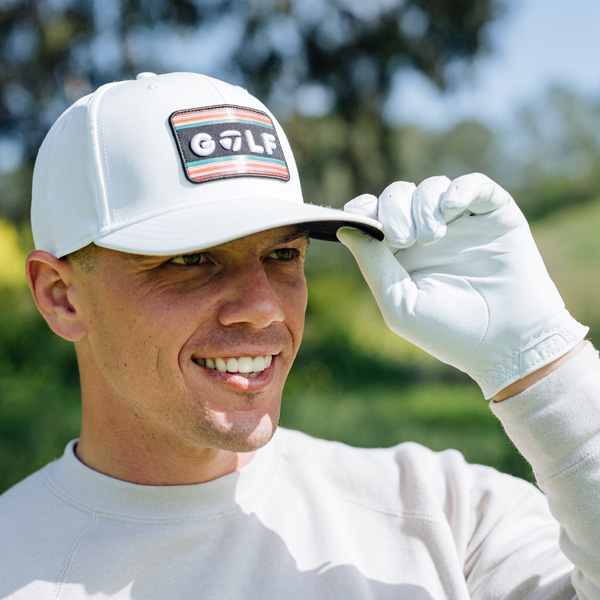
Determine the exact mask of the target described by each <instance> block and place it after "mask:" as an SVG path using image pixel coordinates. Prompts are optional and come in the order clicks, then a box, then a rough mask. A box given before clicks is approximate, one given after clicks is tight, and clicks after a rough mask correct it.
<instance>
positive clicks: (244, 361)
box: [227, 356, 262, 373]
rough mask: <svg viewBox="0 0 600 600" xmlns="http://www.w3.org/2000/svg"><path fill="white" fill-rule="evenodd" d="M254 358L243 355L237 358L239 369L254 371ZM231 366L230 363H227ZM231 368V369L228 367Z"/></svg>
mask: <svg viewBox="0 0 600 600" xmlns="http://www.w3.org/2000/svg"><path fill="white" fill-rule="evenodd" d="M252 362H253V361H252V359H251V358H250V357H249V356H242V357H241V358H238V360H237V370H238V371H239V372H240V373H252V371H254V370H255V369H253V368H252ZM227 366H229V363H227ZM228 370H229V369H228ZM261 371H262V369H261Z"/></svg>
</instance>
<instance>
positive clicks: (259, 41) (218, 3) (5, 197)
mask: <svg viewBox="0 0 600 600" xmlns="http://www.w3.org/2000/svg"><path fill="white" fill-rule="evenodd" d="M501 8H502V4H501V0H460V1H458V2H457V1H455V2H448V0H378V1H376V2H361V1H360V0H170V1H167V0H145V1H144V2H141V1H140V0H2V1H0V90H2V91H1V93H0V133H1V136H2V143H3V144H4V145H5V146H4V147H5V148H6V147H10V150H11V154H12V156H13V157H14V156H21V157H22V161H21V162H22V164H21V167H22V169H24V174H23V172H22V173H21V175H20V178H21V179H27V175H28V173H29V172H30V168H31V163H32V160H33V157H34V156H35V153H36V152H37V148H38V147H39V144H40V142H41V140H42V138H43V136H44V134H45V132H46V131H47V130H48V128H49V126H50V125H51V123H52V122H53V121H54V120H55V119H56V117H57V116H58V115H59V114H60V112H62V110H64V109H65V108H66V107H67V106H68V105H69V104H70V103H72V102H73V101H74V100H75V99H77V98H79V97H80V96H82V95H84V94H85V93H87V92H89V91H91V90H92V89H93V88H95V87H97V86H98V85H100V84H103V83H105V82H107V81H113V80H118V79H120V78H124V77H127V78H128V77H132V76H134V75H135V74H136V72H139V71H145V70H148V71H158V72H162V71H170V70H193V71H199V72H203V73H206V74H208V75H215V76H218V77H221V78H224V79H227V80H228V81H231V82H233V83H238V84H241V85H244V86H247V87H249V88H251V90H252V91H253V93H255V94H256V95H257V96H259V97H261V98H262V99H263V100H265V101H266V102H267V103H268V104H269V105H271V106H272V107H274V109H275V111H276V112H277V113H278V114H279V115H280V116H286V115H291V114H293V113H295V112H298V111H299V112H305V113H311V114H314V112H315V111H316V112H317V113H319V114H321V115H322V114H324V113H327V112H332V113H334V114H335V115H336V116H338V118H341V119H342V121H343V125H344V127H345V128H350V129H354V128H357V129H358V131H360V132H361V133H360V135H359V134H354V135H352V136H351V137H352V140H353V142H352V143H351V145H350V146H349V147H348V148H347V151H342V152H341V154H342V155H343V156H344V157H343V162H344V164H346V165H347V166H348V167H350V168H349V169H347V171H348V172H347V174H346V176H349V177H350V179H351V183H352V186H353V188H354V189H363V188H366V187H367V186H369V185H371V184H372V183H373V179H374V178H375V176H376V174H377V173H389V172H390V170H391V168H392V165H391V164H390V161H389V158H388V157H389V150H390V148H389V146H388V143H387V140H388V139H389V135H388V133H389V130H388V128H387V127H386V126H385V124H384V123H383V121H382V117H381V112H382V107H383V104H384V102H385V99H386V98H387V95H388V92H389V90H390V86H391V84H392V82H393V79H394V76H395V75H396V74H397V73H398V71H399V70H401V69H406V68H414V69H418V70H420V71H421V72H423V73H425V74H426V75H427V76H428V77H429V78H430V79H431V80H432V81H434V82H435V83H436V84H437V85H439V86H441V87H443V86H445V85H447V84H448V83H449V80H450V75H449V73H450V71H451V70H450V69H449V68H448V67H449V66H450V65H452V64H454V63H456V62H457V61H468V60H469V59H471V58H472V57H473V56H475V55H476V53H477V52H479V51H480V50H482V49H484V48H485V28H486V25H487V24H489V23H490V22H491V21H492V20H493V19H495V18H496V17H497V16H498V15H499V14H500V11H501ZM365 127H368V132H367V133H366V135H367V136H370V137H371V138H375V139H376V140H377V144H378V146H379V148H380V150H379V158H378V161H377V164H376V165H375V161H374V160H370V161H365V156H366V150H365V147H364V145H363V141H362V136H363V133H362V132H363V131H364V129H365ZM293 141H294V140H293ZM344 152H346V153H345V154H344ZM339 154H340V152H338V155H339ZM337 160H339V158H338V156H336V157H335V159H333V161H332V162H333V163H334V168H335V163H336V161H337ZM17 162H18V161H17ZM306 166H307V168H314V167H315V165H314V161H313V162H311V161H308V162H307V165H306ZM355 167H358V168H355ZM374 167H376V169H375V171H373V168H374ZM14 170H15V171H18V169H17V167H16V166H15V168H14ZM319 177H320V176H317V179H319ZM3 187H4V188H5V189H3V190H2V194H1V195H0V198H2V199H1V200H0V203H1V204H0V214H4V216H7V217H10V218H12V219H14V220H24V219H25V217H26V211H27V205H28V202H27V198H26V193H27V192H26V191H25V190H23V188H20V189H21V191H20V193H15V192H14V191H13V192H12V195H11V194H9V193H8V192H7V189H6V188H8V187H11V188H12V189H13V190H14V188H13V187H12V186H9V183H6V182H5V185H4V186H3Z"/></svg>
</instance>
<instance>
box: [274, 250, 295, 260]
mask: <svg viewBox="0 0 600 600" xmlns="http://www.w3.org/2000/svg"><path fill="white" fill-rule="evenodd" d="M299 256H300V251H299V250H297V249H296V248H277V250H273V251H272V252H270V253H269V254H268V255H267V258H274V259H275V260H293V259H294V258H298V257H299Z"/></svg>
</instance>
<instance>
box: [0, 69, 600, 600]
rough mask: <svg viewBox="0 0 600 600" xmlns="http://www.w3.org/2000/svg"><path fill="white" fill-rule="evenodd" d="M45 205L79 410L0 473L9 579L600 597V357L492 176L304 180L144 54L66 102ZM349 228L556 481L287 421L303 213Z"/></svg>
mask: <svg viewBox="0 0 600 600" xmlns="http://www.w3.org/2000/svg"><path fill="white" fill-rule="evenodd" d="M32 225H33V230H34V237H35V241H36V248H37V249H36V250H35V251H34V252H33V253H32V254H31V255H30V256H29V258H28V265H27V273H28V280H29V283H30V286H31V289H32V293H33V296H34V299H35V301H36V303H37V306H38V308H39V309H40V312H41V313H42V315H43V316H44V318H45V319H46V320H47V321H48V323H49V325H50V327H51V328H52V329H53V330H54V331H55V332H56V333H57V334H58V335H60V336H62V337H64V338H66V339H68V340H71V341H73V342H74V344H75V348H76V352H77V358H78V363H79V369H80V377H81V393H82V429H81V434H80V437H79V439H78V440H75V441H73V442H71V443H70V444H69V445H68V446H67V448H66V451H65V454H64V455H63V457H62V458H60V459H59V460H58V461H55V462H53V463H51V464H50V465H48V466H46V467H45V468H44V469H42V470H41V471H39V472H38V473H35V474H33V475H32V476H31V477H29V478H27V479H26V480H24V481H23V482H21V483H20V484H18V485H17V486H15V487H14V488H12V489H11V490H9V491H8V492H6V493H5V494H4V495H3V496H2V497H1V498H0V537H1V539H2V544H0V596H1V597H2V598H10V599H18V600H25V599H34V598H35V599H36V600H40V599H46V598H48V599H53V600H74V599H83V598H118V599H125V598H129V599H144V600H149V599H164V598H178V599H191V598H194V599H196V598H211V599H217V598H228V599H231V598H310V599H318V598H345V599H346V598H411V599H415V598H416V599H421V598H422V599H426V598H453V599H454V598H500V597H507V598H573V597H576V596H578V597H581V598H599V597H600V558H599V557H600V503H599V502H598V483H599V475H600V466H599V465H600V463H599V460H600V432H599V430H600V426H599V423H600V419H599V412H600V411H599V404H598V393H599V391H600V370H599V368H598V357H597V355H596V352H595V351H594V349H593V348H592V347H591V345H589V344H588V343H587V342H585V341H583V340H584V337H585V334H586V332H587V329H586V328H585V327H583V326H582V325H580V324H578V323H577V322H576V321H574V320H573V319H572V317H571V316H570V315H569V314H568V312H567V311H566V309H565V308H564V305H563V303H562V301H561V299H560V296H559V295H558V292H557V291H556V289H555V288H554V286H553V284H552V282H551V281H550V279H549V277H548V275H547V273H546V271H545V269H544V266H543V263H542V261H541V259H540V257H539V255H538V253H537V250H536V248H535V245H534V243H533V241H532V239H531V236H530V233H529V230H528V227H527V224H526V222H525V221H524V219H523V217H522V215H521V213H520V212H519V210H518V209H517V207H516V205H515V204H514V202H513V200H512V198H511V197H510V196H509V195H508V194H507V193H506V192H505V191H504V190H502V189H501V188H500V187H499V186H497V185H496V184H494V183H493V182H491V181H490V180H489V179H487V178H486V177H484V176H482V175H478V174H474V175H469V176H466V177H462V178H459V179H457V180H455V181H454V182H450V181H449V180H447V179H446V178H443V177H435V178H431V179H428V180H426V181H425V182H423V183H422V184H421V185H420V186H419V187H418V188H415V186H414V185H412V184H408V183H402V182H397V183H395V184H392V185H391V186H389V187H388V188H387V189H386V190H385V191H384V193H383V194H382V195H381V196H380V197H379V198H375V197H374V196H369V195H366V196H361V197H359V198H357V199H355V200H353V201H352V202H350V203H349V205H348V206H347V209H346V211H344V212H342V211H335V210H332V209H328V208H324V207H317V206H312V205H309V204H303V203H302V198H301V194H300V187H299V182H298V175H297V172H296V168H295V165H294V161H293V157H292V154H291V151H290V148H289V145H288V143H287V141H286V138H285V135H284V133H283V131H282V130H281V128H280V126H279V124H278V123H277V122H276V120H275V119H274V117H273V116H272V115H271V114H270V113H269V111H268V110H267V109H266V108H265V107H264V106H263V105H262V104H260V103H259V102H258V101H257V100H256V99H255V98H253V97H252V96H250V95H249V94H247V93H246V92H245V91H243V90H241V89H240V88H236V87H233V86H229V85H227V84H224V83H222V82H219V81H216V80H213V79H210V78H207V77H203V76H200V75H194V74H181V73H179V74H170V75H161V76H154V75H152V74H142V75H140V76H138V79H137V80H136V81H133V82H121V83H116V84H111V85H108V86H104V87H102V88H100V89H99V90H98V91H96V92H95V93H94V94H92V95H90V96H88V97H86V98H83V99H81V100H80V101H78V102H77V103H76V104H75V105H74V106H73V107H71V108H70V109H69V110H68V111H67V112H66V113H65V114H63V115H62V116H61V117H60V119H59V120H58V121H57V123H55V125H54V126H53V128H52V129H51V131H50V132H49V134H48V136H47V138H46V140H45V141H44V144H43V145H42V148H41V150H40V154H39V156H38V159H37V162H36V168H35V174H34V187H33V206H32ZM336 235H337V237H339V239H340V240H341V241H342V242H343V243H344V244H346V245H347V246H348V247H349V248H350V250H351V251H352V253H353V254H354V256H355V257H356V260H357V262H358V264H359V266H360V267H361V270H362V271H363V274H364V275H365V278H366V279H367V282H368V283H369V285H370V287H371V289H372V290H373V293H374V295H375V297H376V299H377V301H378V303H379V305H380V307H381V309H382V313H383V314H384V317H385V319H386V321H387V323H388V324H389V326H390V327H391V328H392V329H393V330H394V331H396V332H397V333H399V334H400V335H403V336H404V337H406V338H408V339H410V340H411V341H413V342H414V343H416V344H418V345H420V346H422V347H423V348H425V349H426V350H428V351H429V352H431V353H432V354H434V355H435V356H437V357H439V358H440V359H441V360H443V361H445V362H448V363H449V364H453V365H455V366H456V367H457V368H459V369H462V370H464V371H465V372H467V373H469V374H470V375H471V376H472V377H473V378H474V379H475V380H476V381H477V383H478V384H479V385H480V387H481V388H482V391H483V394H484V396H485V397H486V398H493V402H492V408H493V410H494V412H495V413H496V414H497V415H498V416H499V418H500V419H501V420H502V422H503V424H504V426H505V428H506V429H507V431H508V433H509V435H510V436H511V437H512V439H513V440H514V441H515V443H516V444H517V445H518V447H519V448H520V449H521V451H522V452H523V454H524V455H525V456H526V457H527V458H528V460H530V462H531V463H532V465H533V468H534V470H535V472H536V475H537V477H538V481H539V484H540V486H541V487H542V489H543V490H544V492H545V496H544V495H542V494H541V493H539V492H538V491H537V490H536V489H535V488H533V486H530V485H529V484H527V483H525V482H522V481H519V480H517V479H514V478H512V477H509V476H506V475H502V474H499V473H497V472H495V471H493V470H492V469H489V468H486V467H480V466H470V465H467V464H465V462H464V460H463V459H462V457H461V456H460V455H459V454H458V453H456V452H452V451H449V452H445V453H440V454H435V453H432V452H430V451H428V450H427V449H425V448H423V447H421V446H418V445H416V444H403V445H400V446H398V447H396V448H392V449H389V450H361V449H353V448H349V447H346V446H344V445H341V444H336V443H330V442H323V441H319V440H314V439H311V438H309V437H307V436H305V435H302V434H299V433H295V432H291V431H285V430H279V431H276V428H277V421H278V415H279V405H280V400H281V392H282V388H283V384H284V381H285V378H286V376H287V373H288V372H289V369H290V367H291V364H292V362H293V359H294V356H295V354H296V352H297V350H298V347H299V344H300V339H301V336H302V328H303V318H304V310H305V306H306V294H307V292H306V283H305V279H304V274H303V269H302V263H303V259H304V255H305V252H306V247H307V238H308V236H312V237H318V238H322V239H331V240H333V239H335V236H336ZM384 235H385V239H384V240H383V242H382V241H381V240H382V238H383V236H384ZM399 393H401V392H400V391H399ZM548 506H549V507H550V510H548ZM550 511H552V514H551V512H550Z"/></svg>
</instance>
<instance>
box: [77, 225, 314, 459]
mask: <svg viewBox="0 0 600 600" xmlns="http://www.w3.org/2000/svg"><path fill="white" fill-rule="evenodd" d="M307 245H308V241H307V238H306V236H305V235H304V234H303V233H301V232H299V231H298V230H297V229H296V228H295V227H282V228H278V229H273V230H270V231H266V232H262V233H258V234H255V235H251V236H248V237H245V238H242V239H239V240H236V241H233V242H230V243H227V244H223V245H221V246H217V247H215V248H211V249H209V250H205V251H202V252H198V253H195V254H189V255H185V256H177V257H156V256H151V257H148V256H138V255H131V254H126V253H121V252H115V251H112V250H105V249H102V250H101V251H100V255H99V257H98V260H97V264H96V266H95V269H94V270H93V272H92V273H91V274H85V273H83V272H82V271H81V270H77V267H75V273H76V278H77V282H78V283H77V285H76V286H75V287H74V289H73V291H74V293H75V296H74V297H75V298H76V299H77V301H78V310H79V311H80V313H81V315H82V318H83V319H84V322H85V327H86V332H87V335H86V336H85V337H84V338H82V339H81V340H80V341H78V342H77V352H78V359H79V362H80V370H81V378H82V390H83V405H84V426H85V418H86V410H87V411H88V412H87V414H88V415H91V416H92V417H93V419H95V420H96V421H97V422H100V423H104V427H105V428H106V429H107V431H108V432H109V435H110V433H112V432H115V431H118V432H120V434H121V435H126V436H137V439H144V440H145V443H146V442H147V443H149V444H154V443H161V442H167V443H176V444H182V445H183V446H187V447H204V448H215V449H222V450H230V451H236V452H239V451H249V450H253V449H255V448H258V447H260V446H262V445H263V444H264V443H266V442H267V441H268V440H269V439H270V438H271V436H272V434H273V432H274V431H275V428H276V426H277V422H278V419H279V408H280V400H281V393H282V389H283V385H284V383H285V380H286V377H287V374H288V372H289V370H290V367H291V365H292V362H293V359H294V357H295V356H296V353H297V351H298V347H299V345H300V340H301V337H302V331H303V327H304V313H305V310H306V281H305V278H304V269H303V261H304V256H305V252H306V249H307Z"/></svg>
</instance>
